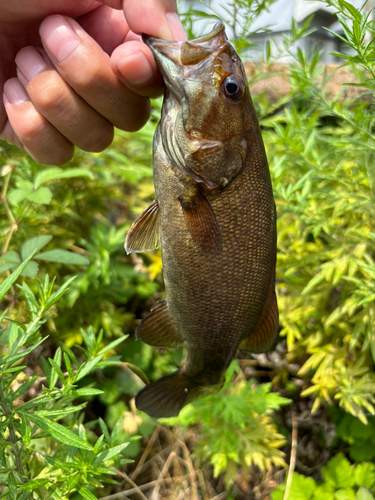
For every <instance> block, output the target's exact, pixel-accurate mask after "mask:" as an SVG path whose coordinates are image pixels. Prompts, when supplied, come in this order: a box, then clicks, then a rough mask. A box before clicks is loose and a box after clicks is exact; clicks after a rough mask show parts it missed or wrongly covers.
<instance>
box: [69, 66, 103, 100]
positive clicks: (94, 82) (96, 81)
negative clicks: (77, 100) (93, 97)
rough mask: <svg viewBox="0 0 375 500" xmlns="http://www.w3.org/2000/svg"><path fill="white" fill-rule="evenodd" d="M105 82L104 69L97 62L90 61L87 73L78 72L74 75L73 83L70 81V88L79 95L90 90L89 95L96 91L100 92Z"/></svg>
mask: <svg viewBox="0 0 375 500" xmlns="http://www.w3.org/2000/svg"><path fill="white" fill-rule="evenodd" d="M105 80H106V75H105V69H104V68H103V66H102V65H99V64H98V62H96V61H92V63H91V65H90V70H89V71H80V72H77V73H76V74H75V75H74V82H73V81H72V82H71V84H72V87H73V88H74V89H75V90H76V91H77V92H78V93H79V94H80V93H85V92H87V89H88V88H89V89H90V93H94V94H95V92H96V91H102V87H103V81H105Z"/></svg>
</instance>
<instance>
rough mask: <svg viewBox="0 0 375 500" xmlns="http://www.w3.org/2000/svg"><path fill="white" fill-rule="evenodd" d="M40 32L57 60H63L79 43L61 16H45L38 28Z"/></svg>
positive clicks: (77, 37)
mask: <svg viewBox="0 0 375 500" xmlns="http://www.w3.org/2000/svg"><path fill="white" fill-rule="evenodd" d="M40 34H41V37H42V40H43V41H44V43H45V44H46V46H47V48H48V50H49V51H50V52H51V53H52V54H53V55H54V56H55V57H56V59H57V61H58V62H63V61H64V59H66V58H67V57H68V56H70V55H71V54H72V53H73V52H74V51H75V49H76V48H77V47H78V45H80V43H81V40H80V38H79V36H78V35H77V34H76V33H75V32H74V30H73V29H72V28H71V26H70V25H69V23H68V22H67V21H66V20H65V19H64V18H63V17H61V16H52V17H50V18H47V19H46V20H45V21H44V23H43V24H42V26H41V28H40Z"/></svg>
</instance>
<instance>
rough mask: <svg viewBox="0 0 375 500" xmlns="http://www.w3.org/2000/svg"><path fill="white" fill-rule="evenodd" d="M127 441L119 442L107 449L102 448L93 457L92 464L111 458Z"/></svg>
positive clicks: (122, 448) (123, 447) (126, 444)
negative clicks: (102, 449)
mask: <svg viewBox="0 0 375 500" xmlns="http://www.w3.org/2000/svg"><path fill="white" fill-rule="evenodd" d="M128 445H129V443H123V444H119V445H118V446H115V447H113V448H108V450H104V451H102V452H101V453H99V455H98V456H97V457H96V458H95V460H94V461H93V465H96V464H99V463H101V462H105V461H106V460H110V459H111V458H113V457H115V456H116V455H118V454H119V453H120V452H121V451H122V450H124V449H125V448H126V447H127V446H128Z"/></svg>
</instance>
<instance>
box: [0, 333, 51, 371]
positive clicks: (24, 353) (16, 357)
mask: <svg viewBox="0 0 375 500" xmlns="http://www.w3.org/2000/svg"><path fill="white" fill-rule="evenodd" d="M45 340H46V339H45V338H44V339H40V340H38V342H35V344H33V345H31V346H30V347H28V348H27V349H25V350H24V351H22V352H20V353H18V354H14V355H13V356H9V358H6V359H2V360H1V361H0V365H4V364H9V365H11V364H13V363H15V362H16V361H18V360H19V359H22V358H24V357H25V356H27V355H28V354H29V353H30V352H31V351H33V350H34V349H36V348H37V347H38V345H40V344H41V343H42V342H44V341H45Z"/></svg>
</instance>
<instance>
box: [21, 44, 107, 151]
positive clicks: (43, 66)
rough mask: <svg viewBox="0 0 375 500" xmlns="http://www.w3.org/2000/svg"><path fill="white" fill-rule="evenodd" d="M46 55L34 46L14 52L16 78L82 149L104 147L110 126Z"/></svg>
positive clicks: (58, 127)
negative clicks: (75, 90) (15, 54)
mask: <svg viewBox="0 0 375 500" xmlns="http://www.w3.org/2000/svg"><path fill="white" fill-rule="evenodd" d="M46 59H47V61H46ZM46 59H44V58H43V57H42V54H41V53H40V52H39V51H38V50H37V49H35V48H34V47H25V48H24V49H22V50H20V52H18V54H17V56H16V64H17V74H18V78H19V80H20V81H21V83H22V84H23V86H24V87H25V89H26V91H27V93H28V95H29V98H30V100H31V102H32V103H33V105H34V106H35V108H36V109H37V110H38V111H39V112H40V113H41V114H42V115H43V116H44V117H45V118H46V119H47V120H48V121H49V122H50V123H51V124H52V125H53V126H54V127H55V128H56V129H57V130H58V131H59V132H61V133H62V134H63V135H64V136H65V137H66V138H67V139H68V140H69V141H70V142H72V143H73V144H75V145H77V146H78V147H80V148H81V149H83V150H84V151H91V152H99V151H103V150H104V149H105V148H106V147H108V146H109V145H110V144H111V142H112V140H113V126H112V125H111V124H110V123H109V122H108V120H106V119H105V118H104V117H103V116H101V115H100V114H99V113H97V112H96V111H95V110H94V109H93V108H92V107H90V106H89V105H88V104H87V103H86V102H85V101H84V100H83V99H82V98H81V97H79V96H78V95H77V94H76V93H75V92H74V90H73V89H72V88H71V87H70V86H69V85H68V84H67V83H66V82H65V81H64V80H63V79H62V77H61V76H60V75H59V73H58V72H57V71H56V70H55V68H54V67H53V66H52V64H51V63H49V62H48V58H47V57H46Z"/></svg>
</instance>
